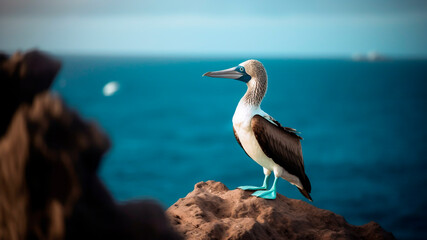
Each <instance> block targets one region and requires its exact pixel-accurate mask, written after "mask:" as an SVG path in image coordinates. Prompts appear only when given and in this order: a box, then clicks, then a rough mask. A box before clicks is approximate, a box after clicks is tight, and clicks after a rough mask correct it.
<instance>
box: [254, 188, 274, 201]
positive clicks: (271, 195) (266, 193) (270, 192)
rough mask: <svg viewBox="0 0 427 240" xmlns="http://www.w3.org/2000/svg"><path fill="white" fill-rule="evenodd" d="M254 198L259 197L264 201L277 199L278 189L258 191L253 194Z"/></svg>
mask: <svg viewBox="0 0 427 240" xmlns="http://www.w3.org/2000/svg"><path fill="white" fill-rule="evenodd" d="M252 196H257V197H260V198H264V199H276V189H270V190H265V191H256V192H254V193H252Z"/></svg>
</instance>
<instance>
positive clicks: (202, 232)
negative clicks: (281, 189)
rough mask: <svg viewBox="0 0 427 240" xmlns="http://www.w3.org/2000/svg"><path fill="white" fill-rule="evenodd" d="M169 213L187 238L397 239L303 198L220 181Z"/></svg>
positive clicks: (196, 189)
mask: <svg viewBox="0 0 427 240" xmlns="http://www.w3.org/2000/svg"><path fill="white" fill-rule="evenodd" d="M167 214H168V215H169V218H170V220H171V223H172V225H173V226H174V227H175V229H176V230H177V231H178V232H180V233H181V234H182V235H184V236H185V237H186V238H187V239H198V240H199V239H234V240H237V239H242V240H243V239H245V240H246V239H254V240H255V239H395V238H394V236H393V235H392V234H391V233H388V232H386V231H385V230H384V229H383V228H381V226H380V225H378V224H377V223H375V222H370V223H368V224H365V225H363V226H353V225H350V224H349V223H347V222H346V221H345V219H344V218H343V217H341V216H339V215H337V214H335V213H333V212H331V211H327V210H323V209H319V208H316V207H314V206H313V205H311V204H308V203H306V202H303V201H301V200H295V199H289V198H287V197H284V196H282V195H280V194H278V196H277V199H276V200H265V199H261V198H257V197H254V196H251V192H249V191H243V190H240V189H236V190H232V191H230V190H228V189H227V187H226V186H225V185H224V184H222V183H220V182H214V181H208V182H200V183H197V184H196V185H195V187H194V191H192V192H191V193H189V194H188V195H187V196H186V197H185V198H182V199H179V200H178V202H176V203H175V204H174V205H172V206H171V207H170V208H169V209H168V210H167Z"/></svg>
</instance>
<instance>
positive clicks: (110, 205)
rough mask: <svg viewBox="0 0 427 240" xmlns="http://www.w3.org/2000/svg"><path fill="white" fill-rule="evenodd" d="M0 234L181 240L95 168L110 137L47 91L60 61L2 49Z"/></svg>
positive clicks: (155, 211)
mask: <svg viewBox="0 0 427 240" xmlns="http://www.w3.org/2000/svg"><path fill="white" fill-rule="evenodd" d="M0 67H1V68H0V77H1V78H0V81H1V84H2V86H5V87H4V88H3V87H1V88H0V97H1V102H0V106H1V107H0V109H1V111H2V113H1V114H2V115H1V117H0V119H1V121H0V130H1V131H2V132H0V239H8V240H15V239H179V237H178V235H176V234H175V232H174V231H173V230H172V228H171V227H170V225H169V223H168V221H167V219H166V217H165V214H164V211H163V209H162V208H161V207H160V206H159V205H158V204H157V203H155V202H153V201H148V200H141V201H133V202H129V203H126V204H117V203H116V202H115V201H114V199H113V198H112V197H111V195H110V193H109V192H108V190H107V189H106V188H105V187H104V185H103V184H102V182H101V181H100V179H99V178H98V176H97V174H96V171H97V169H98V166H99V163H100V161H101V158H102V155H103V154H104V153H105V151H106V150H107V149H108V148H109V140H108V138H107V137H106V135H105V134H104V133H103V132H102V131H100V130H99V128H98V127H97V126H96V124H94V123H89V122H86V121H83V120H82V119H81V118H80V117H79V116H78V114H77V113H76V112H74V111H72V110H70V109H68V108H67V106H66V105H65V104H64V103H63V102H62V100H61V99H60V98H59V96H55V95H52V94H50V93H49V92H47V91H46V90H47V89H48V88H49V86H50V84H51V83H52V81H53V79H54V76H55V74H56V73H57V71H58V69H59V63H58V62H57V61H55V60H52V59H51V58H49V57H48V56H46V55H44V54H42V53H40V52H30V53H27V54H24V55H22V54H15V55H14V56H13V57H12V58H10V59H8V58H7V56H5V55H0Z"/></svg>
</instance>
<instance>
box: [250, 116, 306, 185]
mask: <svg viewBox="0 0 427 240" xmlns="http://www.w3.org/2000/svg"><path fill="white" fill-rule="evenodd" d="M276 122H277V121H275V123H276ZM251 127H252V130H253V131H254V134H255V137H256V139H257V141H258V143H259V145H260V147H261V149H262V151H263V152H264V153H265V155H267V156H268V157H269V158H272V159H273V161H274V162H275V163H277V164H278V165H279V166H281V167H283V168H284V169H285V170H286V171H288V172H289V173H290V174H292V175H295V176H296V177H298V178H299V180H300V181H301V183H302V185H303V188H304V189H305V190H306V191H307V192H308V193H310V191H311V184H310V180H309V179H308V177H307V175H306V174H305V172H304V161H303V157H302V149H301V143H300V139H301V137H299V136H298V135H297V134H296V133H295V130H291V128H284V127H282V126H281V125H280V123H278V122H277V126H276V125H274V124H272V123H271V122H270V121H268V120H267V119H265V118H263V117H262V116H260V115H255V116H254V117H253V118H252V120H251Z"/></svg>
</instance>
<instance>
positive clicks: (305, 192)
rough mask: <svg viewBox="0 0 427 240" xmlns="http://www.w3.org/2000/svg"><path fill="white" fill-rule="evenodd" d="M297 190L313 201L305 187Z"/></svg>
mask: <svg viewBox="0 0 427 240" xmlns="http://www.w3.org/2000/svg"><path fill="white" fill-rule="evenodd" d="M298 190H299V191H300V192H301V194H302V195H304V197H306V198H307V199H308V200H310V201H311V202H313V199H312V198H311V196H310V193H308V192H307V191H306V190H305V189H301V188H298Z"/></svg>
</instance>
